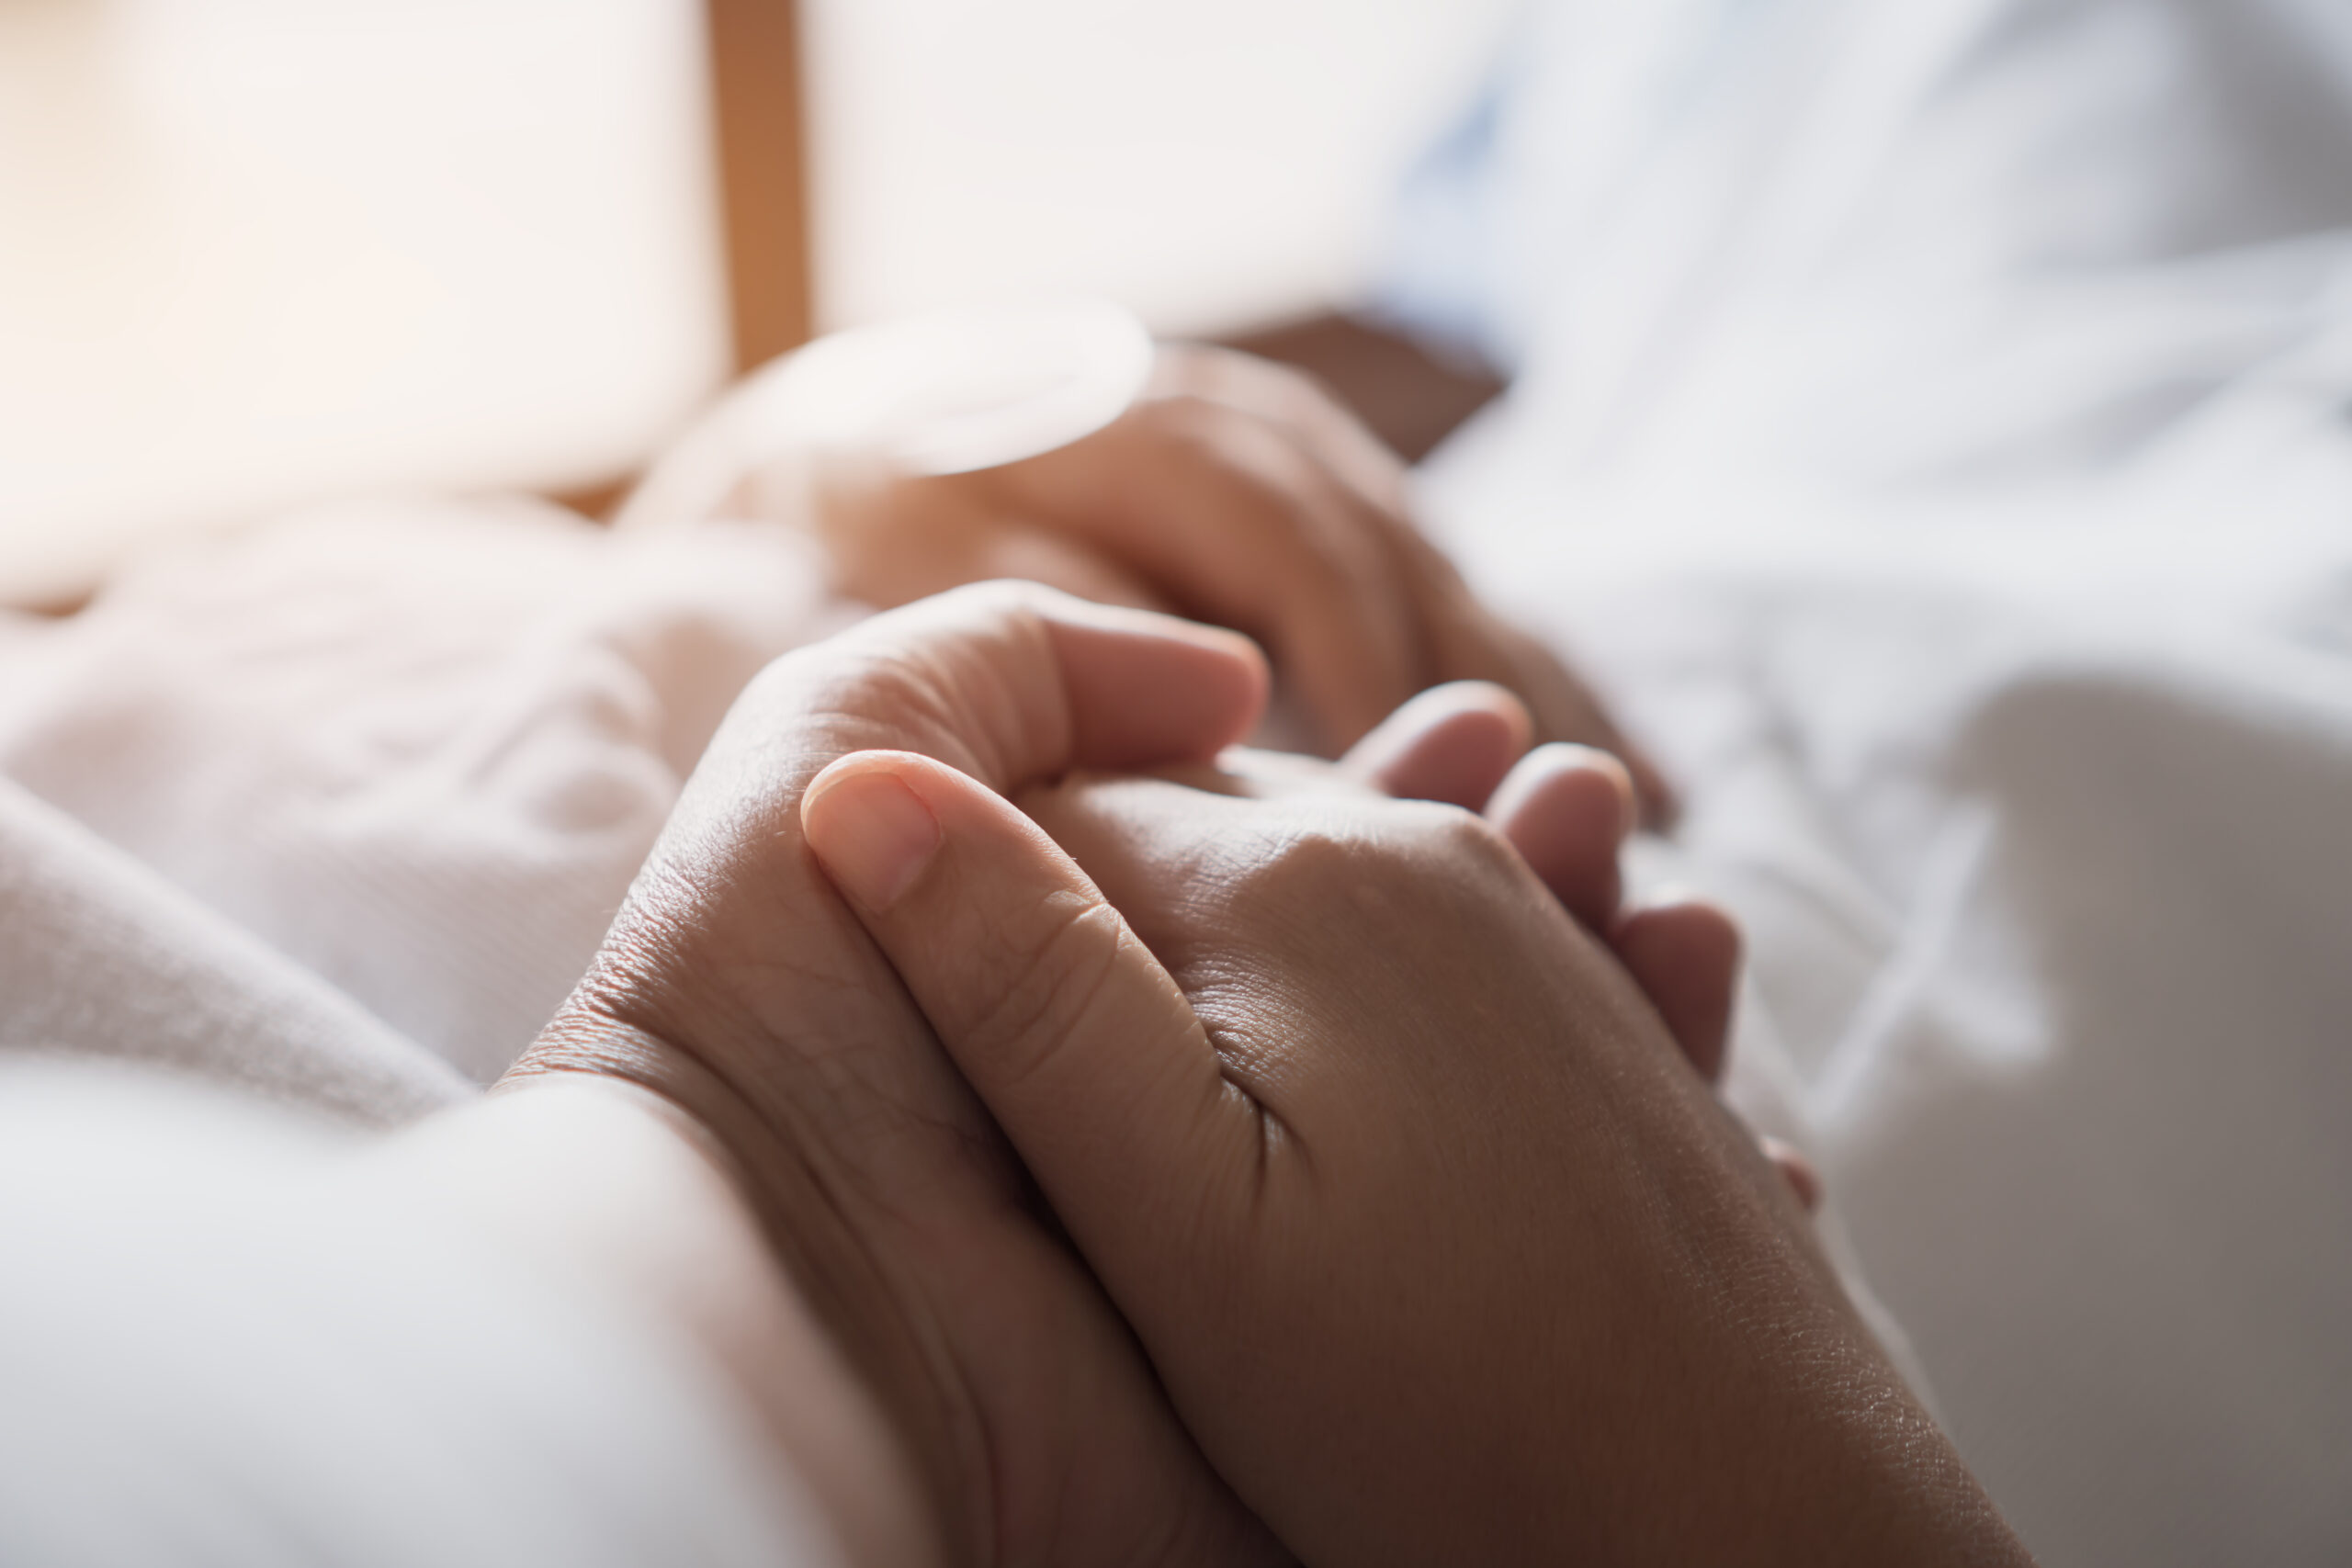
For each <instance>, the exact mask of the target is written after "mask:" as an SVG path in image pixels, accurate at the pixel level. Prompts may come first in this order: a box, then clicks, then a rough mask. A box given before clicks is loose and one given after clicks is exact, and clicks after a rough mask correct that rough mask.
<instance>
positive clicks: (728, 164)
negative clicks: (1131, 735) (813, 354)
mask: <svg viewBox="0 0 2352 1568" xmlns="http://www.w3.org/2000/svg"><path fill="white" fill-rule="evenodd" d="M705 6H706V10H707V15H708V18H709V37H710V62H711V85H712V94H711V96H712V101H713V104H714V106H715V107H716V110H717V113H716V122H717V123H716V132H717V135H718V170H719V186H720V193H721V200H722V216H723V220H724V221H725V223H726V226H727V276H728V304H729V310H730V312H731V315H732V317H733V327H734V341H735V368H736V369H737V370H739V371H742V370H748V369H750V368H751V367H753V366H755V365H759V364H762V363H763V362H764V361H766V360H769V359H773V358H775V356H776V355H779V354H782V353H784V352H785V351H786V349H790V348H797V347H798V346H799V345H800V344H803V343H806V342H807V341H809V335H810V333H811V331H812V310H811V300H810V290H809V166H808V123H807V119H806V117H805V115H804V112H803V107H802V92H801V60H800V18H799V16H798V11H799V7H798V6H797V5H796V4H795V0H705Z"/></svg>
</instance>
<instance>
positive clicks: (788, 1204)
mask: <svg viewBox="0 0 2352 1568" xmlns="http://www.w3.org/2000/svg"><path fill="white" fill-rule="evenodd" d="M1264 682H1265V672H1264V669H1263V665H1262V663H1261V661H1260V660H1259V659H1258V657H1257V655H1256V653H1255V651H1254V650H1252V649H1250V648H1249V647H1248V646H1247V645H1246V644H1244V643H1242V642H1241V641H1240V640H1239V639H1238V638H1236V637H1231V636H1229V635H1228V634H1225V633H1220V632H1215V631H1210V630H1207V629H1205V628H1197V627H1187V626H1182V625H1180V624H1178V623H1173V622H1168V621H1164V620H1161V619H1159V618H1158V617H1151V616H1137V615H1133V614H1132V613H1129V612H1124V611H1113V610H1103V609H1098V608H1096V607H1093V606H1089V605H1083V604H1078V603H1076V602H1075V601H1070V600H1066V599H1063V598H1061V597H1060V596H1059V595H1057V594H1052V593H1049V592H1043V591H1039V590H1030V589H1023V588H1017V587H1014V588H1008V587H1004V586H997V587H989V588H981V589H975V590H970V591H967V592H961V593H956V594H953V595H949V596H947V597H945V598H943V599H940V600H936V601H933V602H931V603H929V604H923V605H919V606H915V607H912V608H910V609H909V610H906V611H903V612H899V613H898V614H895V615H884V616H878V617H876V618H875V619H873V620H870V621H868V622H865V623H864V624H863V625H862V626H858V627H856V628H854V629H853V630H851V631H850V632H848V633H845V634H843V635H842V636H841V637H836V638H834V639H832V640H831V641H830V642H827V643H824V644H821V645H819V646H816V647H814V648H811V649H806V650H804V651H802V652H800V653H797V654H794V655H792V656H790V657H788V658H786V659H785V660H780V661H779V662H778V663H776V664H775V665H774V666H771V667H770V668H769V670H768V671H766V672H765V673H763V675H762V676H761V677H760V678H759V679H758V680H757V681H755V682H753V683H752V686H751V687H750V688H749V689H748V690H747V691H746V692H745V694H744V695H743V696H742V697H741V700H739V702H738V703H737V704H736V706H735V708H734V710H733V711H732V712H731V713H730V715H729V717H728V719H727V722H726V724H725V725H724V726H723V727H722V728H721V730H720V732H719V734H718V737H717V739H714V740H713V742H712V744H711V746H710V749H709V751H708V752H707V755H706V757H705V759H704V761H703V762H702V764H701V766H700V767H699V768H698V769H697V770H696V772H695V776H694V778H693V780H692V781H691V782H690V783H689V784H688V786H687V788H686V790H685V793H684V797H683V799H682V800H681V802H680V804H679V806H678V808H677V812H676V814H675V816H674V817H673V819H672V821H671V823H670V826H669V828H668V829H667V830H666V831H665V832H664V834H663V836H662V840H661V842H660V843H659V845H658V846H657V847H656V849H655V851H654V852H653V855H652V857H651V858H650V861H649V862H648V863H647V865H646V867H645V870H644V871H643V873H642V874H640V875H639V879H638V881H637V884H636V886H634V887H633V888H632V889H631V891H630V894H629V897H628V902H627V904H626V906H625V907H624V908H623V909H622V910H621V912H620V915H619V918H618V919H617V920H616V923H615V925H614V927H613V931H612V933H611V935H610V936H609V937H608V938H607V939H606V941H605V946H604V949H603V951H602V952H601V953H600V954H599V955H598V957H597V959H596V961H595V964H594V968H593V969H592V971H591V973H590V974H589V976H588V977H587V978H586V980H584V981H583V982H582V986H581V987H580V989H579V990H578V992H577V993H576V994H575V995H574V996H573V997H572V998H571V1001H570V1002H569V1003H567V1004H566V1006H565V1008H564V1010H563V1011H562V1012H561V1013H560V1015H559V1017H558V1018H557V1020H556V1021H555V1022H554V1023H552V1024H551V1025H550V1026H549V1027H548V1031H547V1032H546V1033H545V1034H544V1035H543V1036H542V1038H541V1040H540V1041H539V1043H537V1045H536V1046H535V1047H534V1048H533V1049H532V1051H531V1052H530V1053H529V1054H528V1055H526V1058H525V1060H524V1062H523V1063H522V1064H521V1065H520V1066H518V1067H517V1069H516V1072H517V1074H518V1075H522V1076H525V1077H528V1076H531V1075H535V1074H542V1073H548V1072H562V1071H571V1072H590V1073H599V1074H609V1075H614V1076H617V1077H622V1078H626V1079H630V1080H634V1081H636V1082H639V1083H641V1084H644V1085H647V1086H649V1087H650V1088H652V1089H655V1090H657V1091H659V1092H660V1093H662V1095H664V1096H666V1097H667V1098H668V1099H670V1100H673V1101H674V1102H676V1103H677V1104H678V1105H680V1106H682V1107H683V1108H684V1109H685V1110H686V1111H688V1112H689V1113H690V1115H691V1116H692V1117H693V1118H694V1119H695V1122H698V1123H700V1124H701V1125H702V1126H704V1127H706V1128H707V1129H709V1130H710V1131H711V1132H712V1133H714V1134H716V1135H717V1137H718V1140H719V1142H720V1143H721V1144H722V1145H724V1146H725V1148H726V1149H727V1151H728V1153H729V1156H731V1157H732V1159H733V1160H734V1161H735V1162H736V1164H737V1165H738V1167H739V1168H740V1169H741V1177H742V1179H743V1182H744V1185H745V1188H746V1190H747V1193H748V1195H749V1197H750V1199H751V1201H752V1205H753V1207H754V1208H755V1209H756V1210H757V1211H758V1212H759V1213H760V1215H761V1218H762V1220H763V1224H764V1225H765V1227H766V1229H767V1230H768V1232H769V1233H770V1235H772V1237H773V1238H774V1240H775V1244H776V1246H777V1248H778V1250H779V1252H780V1253H781V1255H782V1257H783V1259H784V1262H785V1265H786V1269H787V1271H788V1273H789V1274H790V1276H791V1278H792V1280H793V1282H794V1284H795V1285H796V1286H797V1289H798V1291H799V1292H800V1294H801V1295H802V1296H804V1297H805V1298H806V1299H807V1301H808V1303H809V1306H810V1307H811V1308H812V1309H813V1310H814V1312H815V1313H816V1314H817V1315H818V1316H819V1317H820V1319H821V1320H823V1321H824V1322H825V1324H826V1325H828V1327H829V1328H830V1329H831V1332H832V1333H833V1335H834V1336H835V1337H837V1338H838V1340H839V1341H840V1343H841V1345H842V1348H843V1349H844V1350H845V1351H846V1353H847V1356H848V1358H849V1359H850V1361H851V1362H852V1364H853V1365H854V1367H855V1368H856V1369H857V1371H858V1372H859V1374H860V1375H861V1377H862V1379H863V1382H865V1385H867V1386H868V1387H870V1388H871V1389H872V1390H873V1391H874V1392H875V1393H876V1394H877V1395H878V1397H879V1401H880V1405H881V1412H880V1414H881V1416H882V1425H884V1426H886V1427H888V1428H890V1429H894V1430H895V1431H896V1432H897V1433H898V1434H899V1438H900V1439H901V1440H902V1441H903V1442H904V1443H905V1444H906V1445H907V1449H908V1450H909V1452H908V1454H906V1455H905V1456H902V1459H901V1461H900V1462H901V1465H902V1467H907V1466H910V1467H911V1469H912V1470H913V1471H914V1472H916V1473H918V1474H919V1475H920V1476H921V1478H922V1486H923V1490H924V1491H925V1492H926V1493H927V1499H918V1500H911V1501H909V1502H907V1505H906V1506H910V1507H914V1508H918V1509H924V1507H925V1503H926V1502H927V1504H928V1507H927V1509H926V1510H925V1511H928V1512H930V1513H931V1514H933V1516H934V1523H935V1527H936V1535H937V1538H938V1539H939V1542H940V1557H941V1559H943V1560H944V1561H947V1562H1037V1563H1051V1562H1067V1563H1070V1564H1073V1565H1076V1568H1094V1565H1097V1564H1114V1563H1127V1562H1155V1563H1157V1562H1213V1563H1219V1564H1223V1563H1247V1562H1260V1561H1265V1560H1268V1559H1270V1558H1273V1557H1276V1556H1278V1555H1279V1553H1278V1549H1277V1548H1276V1547H1275V1546H1274V1545H1273V1543H1272V1541H1271V1540H1269V1539H1268V1538H1267V1537H1266V1535H1265V1534H1264V1532H1263V1530H1262V1529H1261V1527H1260V1526H1259V1525H1258V1524H1257V1522H1256V1521H1255V1520H1254V1519H1253V1518H1252V1517H1250V1515H1249V1514H1248V1512H1247V1511H1246V1510H1245V1509H1244V1508H1242V1507H1241V1506H1239V1505H1238V1504H1237V1503H1236V1502H1235V1500H1234V1498H1233V1496H1232V1495H1231V1494H1230V1492H1229V1491H1228V1490H1227V1488H1226V1486H1225V1485H1224V1483H1222V1482H1220V1481H1219V1480H1218V1478H1217V1477H1216V1474H1215V1473H1214V1472H1212V1471H1211V1470H1210V1468H1209V1467H1208V1465H1207V1464H1206V1463H1205V1462H1204V1461H1203V1460H1202V1458H1201V1456H1200V1454H1199V1451H1198V1450H1197V1449H1196V1447H1195V1446H1194V1444H1193V1440H1192V1439H1191V1438H1190V1437H1188V1436H1187V1435H1186V1434H1185V1433H1184V1431H1183V1430H1182V1427H1180V1426H1179V1425H1178V1424H1177V1422H1176V1420H1175V1418H1174V1416H1173V1415H1172V1414H1171V1413H1170V1409H1169V1407H1168V1405H1167V1402H1166V1399H1165V1397H1164V1395H1163V1394H1162V1393H1160V1391H1159V1385H1158V1383H1157V1382H1156V1381H1155V1379H1154V1377H1153V1375H1152V1371H1151V1369H1150V1368H1149V1367H1148V1365H1147V1364H1146V1362H1145V1360H1144V1358H1143V1356H1142V1354H1141V1353H1140V1351H1139V1350H1138V1348H1136V1344H1135V1341H1134V1339H1133V1337H1132V1336H1131V1335H1130V1333H1129V1331H1128V1329H1127V1328H1126V1325H1125V1324H1124V1323H1123V1322H1122V1321H1121V1320H1120V1319H1119V1317H1118V1315H1117V1314H1116V1313H1115V1312H1114V1310H1113V1309H1112V1307H1111V1305H1110V1303H1109V1302H1108V1301H1107V1299H1106V1298H1105V1297H1104V1296H1103V1293H1102V1292H1101V1290H1100V1288H1099V1287H1098V1286H1097V1285H1096V1283H1095V1282H1094V1280H1093V1279H1092V1278H1091V1276H1090V1275H1089V1273H1088V1272H1087V1270H1086V1269H1085V1268H1084V1266H1083V1265H1082V1264H1081V1263H1080V1261H1079V1260H1078V1259H1077V1258H1074V1257H1073V1256H1072V1255H1071V1253H1070V1251H1069V1248H1068V1247H1067V1245H1066V1244H1065V1243H1064V1242H1063V1241H1062V1240H1061V1239H1060V1237H1059V1236H1058V1235H1057V1233H1056V1231H1055V1228H1054V1227H1053V1225H1052V1224H1050V1223H1049V1222H1047V1221H1046V1219H1044V1218H1043V1217H1042V1211H1041V1210H1040V1207H1039V1205H1038V1204H1037V1203H1036V1202H1035V1198H1034V1194H1033V1193H1031V1192H1030V1191H1029V1190H1028V1189H1027V1187H1026V1184H1025V1179H1024V1177H1023V1172H1022V1170H1021V1168H1020V1166H1019V1164H1018V1162H1017V1161H1016V1160H1014V1159H1013V1158H1012V1156H1010V1154H1009V1152H1008V1151H1007V1149H1006V1148H1005V1146H1004V1145H1003V1142H1002V1140H1001V1137H1000V1136H999V1134H998V1133H997V1131H996V1129H995V1127H994V1125H993V1124H992V1122H990V1120H989V1115H988V1113H987V1111H985V1110H984V1109H983V1107H982V1106H981V1105H980V1103H979V1102H978V1100H977V1099H975V1098H974V1096H973V1095H972V1094H971V1092H970V1090H969V1089H967V1087H966V1085H965V1083H964V1081H963V1079H962V1078H961V1077H959V1076H958V1075H957V1073H956V1068H955V1066H954V1065H953V1063H951V1062H950V1061H949V1060H948V1058H947V1057H946V1056H945V1055H944V1054H943V1053H942V1051H941V1050H940V1048H939V1045H938V1043H937V1041H936V1040H935V1039H934V1037H933V1034H932V1032H931V1031H930V1029H929V1027H928V1025H927V1024H926V1023H925V1021H924V1020H923V1017H922V1013H921V1011H920V1010H918V1009H917V1008H916V1007H915V1006H914V1005H913V1003H912V1002H911V1001H910V999H909V998H908V996H907V994H906V992H905V990H904V989H903V988H902V987H900V985H899V980H898V977H897V976H896V975H895V974H894V973H893V972H892V970H891V968H890V966H889V964H888V962H887V960H885V959H884V958H883V957H882V956H881V954H880V953H878V952H877V951H876V948H875V946H874V944H873V942H871V941H870V940H869V938H868V937H867V935H866V933H865V931H864V930H863V928H862V927H861V926H860V925H859V923H858V922H857V920H856V919H855V918H854V916H853V915H851V913H850V912H849V911H848V910H847V909H846V908H844V907H843V906H842V903H841V901H840V899H839V898H838V897H836V895H835V894H834V892H833V890H832V888H831V886H830V885H829V884H828V883H827V881H826V880H825V878H824V876H823V875H822V874H821V873H820V871H819V870H818V868H817V867H816V865H815V864H814V863H813V862H812V861H811V860H810V859H809V855H808V854H807V852H805V850H804V848H803V846H802V841H801V829H800V816H799V811H798V805H799V796H800V793H801V790H802V789H803V787H804V786H805V785H806V784H807V783H808V781H809V779H811V778H813V777H814V776H815V775H816V774H817V773H819V771H820V770H821V769H822V768H823V767H824V766H825V765H826V764H827V763H829V762H831V761H833V760H834V759H835V758H837V757H840V756H842V755H843V754H844V753H847V752H852V751H856V750H863V749H865V748H870V747H876V746H888V747H896V748H904V749H908V750H916V751H921V752H923V753H925V754H926V755H928V756H931V757H935V758H938V759H940V760H941V761H943V762H944V763H945V764H948V765H951V766H953V767H956V768H960V769H964V770H967V771H968V772H969V773H971V774H972V775H973V776H974V777H976V778H978V779H983V780H987V781H989V783H990V784H995V785H996V786H998V787H1000V788H1004V789H1018V788H1021V787H1023V786H1026V785H1030V784H1039V783H1043V782H1046V781H1048V780H1051V779H1054V778H1057V777H1058V776H1060V775H1061V774H1062V773H1064V772H1065V771H1067V770H1068V769H1069V768H1071V767H1072V766H1095V767H1111V768H1128V767H1140V766H1148V765H1152V764H1159V763H1168V762H1176V761H1184V760H1186V759H1193V758H1205V757H1208V756H1211V755H1213V754H1215V753H1216V750H1218V749H1219V748H1220V747H1222V746H1223V745H1225V744H1226V743H1227V741H1229V740H1231V739H1233V738H1234V737H1235V736H1236V735H1238V733H1240V732H1241V731H1242V730H1243V729H1245V728H1248V726H1249V725H1250V723H1251V722H1252V721H1253V720H1254V718H1255V716H1256V714H1257V711H1258V706H1259V704H1260V703H1261V701H1262V698H1263V694H1264ZM900 1473H901V1483H903V1482H904V1479H905V1477H904V1469H903V1468H902V1470H901V1472H900ZM869 1533H871V1532H869Z"/></svg>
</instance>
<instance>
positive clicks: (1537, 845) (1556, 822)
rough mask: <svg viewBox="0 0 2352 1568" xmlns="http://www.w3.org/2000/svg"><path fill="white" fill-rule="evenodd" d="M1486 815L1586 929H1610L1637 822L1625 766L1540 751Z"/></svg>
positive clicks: (1600, 756) (1581, 750) (1559, 749)
mask: <svg viewBox="0 0 2352 1568" xmlns="http://www.w3.org/2000/svg"><path fill="white" fill-rule="evenodd" d="M1486 815H1487V821H1489V822H1491V823H1493V824H1494V825H1495V827H1496V828H1497V829H1498V830H1500V832H1501V833H1502V835H1503V837H1504V838H1506V839H1508V840H1510V842H1511V847H1512V848H1514V849H1516V850H1518V851H1519V854H1520V858H1521V860H1524V861H1525V862H1526V863H1527V864H1528V867H1529V869H1531V870H1532V871H1533V872H1534V873H1535V874H1536V875H1537V876H1538V877H1539V878H1541V879H1542V881H1543V883H1544V886H1546V887H1548V888H1550V889H1551V890H1552V897H1555V898H1557V899H1558V900H1559V901H1560V903H1561V905H1562V906H1563V907H1564V908H1566V909H1567V911H1568V913H1570V914H1571V915H1574V916H1575V917H1576V918H1577V920H1579V921H1580V922H1582V923H1583V925H1584V927H1585V929H1586V930H1588V931H1608V930H1609V929H1610V927H1611V922H1612V921H1613V920H1614V919H1616V915H1617V901H1618V898H1619V897H1620V896H1621V893H1622V891H1623V878H1622V877H1621V876H1620V874H1619V873H1618V869H1617V852H1618V850H1619V849H1620V848H1621V847H1622V846H1623V843H1624V841H1625V835H1626V834H1627V833H1629V832H1631V831H1632V830H1633V826H1634V785H1633V782H1632V780H1631V779H1629V778H1628V777H1627V776H1626V773H1625V768H1624V764H1623V763H1622V762H1620V761H1617V759H1616V758H1614V757H1611V756H1610V755H1609V754H1608V753H1607V752H1605V751H1596V750H1592V749H1591V748H1590V747H1589V746H1564V745H1560V744H1558V743H1556V742H1555V743H1554V744H1552V745H1549V746H1539V747H1537V748H1536V749H1535V750H1532V751H1530V752H1529V753H1528V754H1527V755H1526V756H1524V757H1522V758H1521V759H1520V761H1519V765H1518V766H1516V767H1514V768H1513V769H1511V771H1510V775H1509V776H1508V777H1506V778H1505V779H1504V780H1503V782H1502V784H1501V785H1500V787H1498V789H1496V791H1495V792H1494V797H1493V798H1492V799H1491V800H1489V801H1488V802H1487V808H1486Z"/></svg>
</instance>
